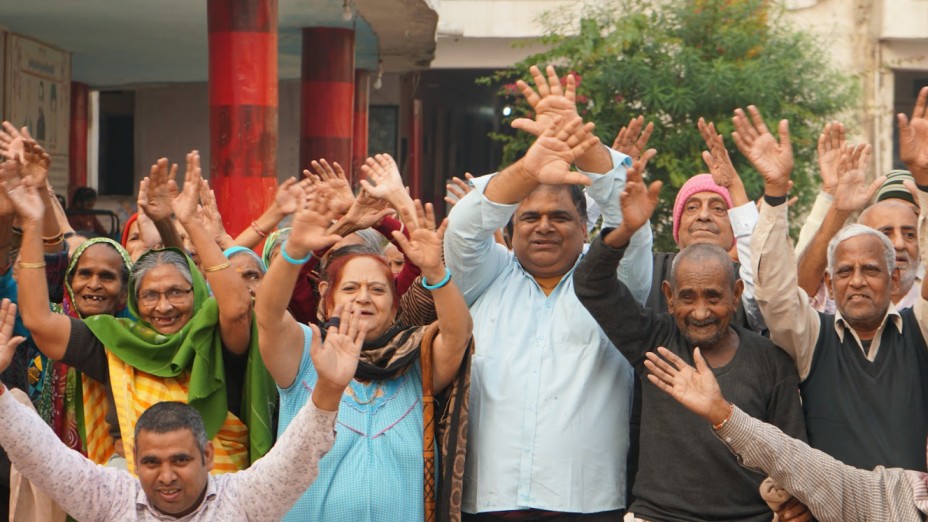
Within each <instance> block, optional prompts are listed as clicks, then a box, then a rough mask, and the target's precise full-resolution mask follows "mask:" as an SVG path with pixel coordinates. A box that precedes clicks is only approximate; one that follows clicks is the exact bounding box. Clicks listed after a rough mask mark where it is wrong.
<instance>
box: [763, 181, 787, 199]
mask: <svg viewBox="0 0 928 522" xmlns="http://www.w3.org/2000/svg"><path fill="white" fill-rule="evenodd" d="M787 194H789V185H780V184H767V185H765V186H764V195H765V196H770V197H775V198H779V197H783V196H786V195H787Z"/></svg>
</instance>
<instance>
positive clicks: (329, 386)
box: [312, 377, 345, 411]
mask: <svg viewBox="0 0 928 522" xmlns="http://www.w3.org/2000/svg"><path fill="white" fill-rule="evenodd" d="M343 393H345V387H344V386H338V385H337V384H334V383H330V382H325V381H324V380H323V379H322V378H321V377H320V378H319V380H318V381H317V382H316V387H315V388H313V396H312V400H313V404H315V405H316V408H318V409H320V410H323V411H338V405H339V403H340V402H341V400H342V394H343Z"/></svg>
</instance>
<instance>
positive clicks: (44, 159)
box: [0, 121, 52, 187]
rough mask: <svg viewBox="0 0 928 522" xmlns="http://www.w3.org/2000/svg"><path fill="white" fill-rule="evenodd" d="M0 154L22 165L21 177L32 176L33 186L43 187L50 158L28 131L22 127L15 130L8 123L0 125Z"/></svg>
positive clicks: (50, 161) (50, 162)
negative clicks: (14, 159) (16, 160)
mask: <svg viewBox="0 0 928 522" xmlns="http://www.w3.org/2000/svg"><path fill="white" fill-rule="evenodd" d="M0 154H2V155H3V156H4V157H6V158H16V159H18V160H19V162H20V163H21V164H22V165H23V174H22V175H23V176H32V179H33V180H34V182H35V184H36V185H37V186H39V187H44V186H45V181H46V180H47V179H48V169H49V167H51V164H52V158H51V156H50V155H49V154H48V153H47V152H45V149H44V148H42V146H41V145H39V143H38V142H37V141H35V139H33V138H32V136H31V135H30V134H29V129H28V128H26V127H23V128H22V130H16V127H14V126H13V124H11V123H10V122H8V121H4V122H3V124H2V125H0Z"/></svg>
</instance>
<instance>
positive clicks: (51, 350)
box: [2, 151, 274, 473]
mask: <svg viewBox="0 0 928 522" xmlns="http://www.w3.org/2000/svg"><path fill="white" fill-rule="evenodd" d="M10 164H13V165H12V166H11V165H10ZM15 169H16V165H15V162H7V163H6V164H4V173H3V176H2V181H3V185H4V188H5V190H7V192H8V193H9V194H10V196H11V199H13V200H14V201H16V210H17V213H18V214H19V216H20V220H21V221H22V223H23V248H22V251H21V253H20V259H19V261H18V263H17V264H18V267H17V270H18V273H19V278H20V285H24V286H27V287H30V288H35V289H36V290H37V291H35V292H29V294H30V298H26V296H25V294H26V293H25V292H24V295H23V298H22V299H21V303H20V313H21V315H22V317H23V320H24V321H25V322H26V325H27V328H29V329H30V331H32V333H33V336H34V338H35V340H36V344H37V345H38V347H39V349H40V350H42V351H43V352H44V353H45V354H46V355H47V356H49V357H50V358H52V359H55V360H62V361H64V362H66V363H67V364H69V365H71V366H74V367H75V368H77V369H79V370H80V371H82V372H83V373H84V374H85V375H87V376H89V377H91V378H93V379H94V380H96V381H98V382H100V383H101V384H104V385H108V386H109V389H110V392H111V394H110V398H111V403H110V408H111V412H112V411H115V412H116V422H117V425H116V426H111V427H110V433H111V434H112V433H113V432H114V431H115V432H117V433H118V434H119V437H120V441H121V444H120V443H118V442H116V441H113V442H112V446H111V447H107V445H108V444H109V442H108V441H107V440H106V439H105V437H97V436H96V435H95V434H94V433H91V430H90V429H88V433H87V450H88V456H90V457H91V458H94V460H97V461H98V462H99V461H100V460H101V459H102V458H103V457H104V456H105V455H106V454H107V453H113V452H116V453H117V454H119V453H121V454H123V455H124V456H125V457H126V459H127V465H128V468H129V470H130V471H132V470H134V465H135V463H134V459H133V449H134V440H133V429H132V427H133V426H134V424H135V421H136V419H137V418H138V415H140V414H141V412H142V411H144V409H145V408H147V407H148V406H149V405H150V404H153V403H156V402H161V401H164V400H181V401H184V402H188V403H189V404H190V405H192V406H194V407H195V408H196V409H197V410H199V411H200V413H201V414H202V415H203V418H204V421H205V424H206V428H207V434H208V436H209V437H210V438H212V439H213V443H214V445H215V446H216V450H217V451H216V466H215V468H214V472H219V473H221V472H230V471H235V470H236V469H242V468H244V467H247V466H248V464H249V463H250V461H253V460H255V459H257V458H259V457H260V456H261V455H263V454H264V453H265V452H266V451H267V450H268V449H269V447H270V444H271V432H270V428H269V426H270V424H269V422H270V408H271V406H272V405H273V403H274V393H273V392H274V390H273V381H270V379H269V376H268V374H267V371H266V370H265V369H264V367H263V364H261V361H260V355H259V354H258V351H257V350H256V349H254V350H251V348H252V345H253V344H254V343H256V336H255V335H253V329H254V326H253V318H252V309H251V299H250V296H249V295H248V292H247V290H246V289H245V287H244V284H243V282H242V279H241V278H240V277H239V276H238V275H237V274H236V273H235V272H234V271H232V270H229V268H230V263H229V262H228V261H227V260H226V259H225V257H223V255H222V251H221V250H220V249H219V247H218V245H216V243H215V242H214V241H213V239H212V237H211V235H210V234H209V232H208V231H207V230H206V227H205V226H204V225H203V223H201V222H200V221H199V220H198V218H197V203H198V193H199V186H200V183H201V181H202V180H201V177H200V166H199V155H198V154H197V153H196V152H195V151H194V152H192V153H190V154H188V155H187V175H186V182H185V185H184V190H183V191H182V192H180V193H179V194H178V191H177V188H176V185H175V184H174V183H173V180H172V179H171V178H172V177H173V173H174V172H175V171H176V166H175V167H173V168H172V169H171V171H170V173H169V171H168V166H167V160H166V159H161V160H159V161H158V164H157V165H156V166H154V167H153V168H152V175H151V178H152V179H151V180H150V186H149V190H150V197H152V198H153V201H152V202H150V203H151V204H153V205H161V206H165V205H167V206H169V207H171V208H172V209H173V212H174V214H175V215H176V216H177V219H178V221H180V223H181V224H182V225H183V226H184V228H185V229H186V230H187V232H188V234H189V235H190V239H191V241H192V242H193V243H194V245H195V246H196V248H197V250H198V251H199V253H200V259H201V261H202V264H203V266H204V269H203V272H204V273H205V274H206V279H204V277H203V275H201V274H200V272H199V271H198V270H197V269H196V267H195V265H194V264H193V261H192V260H190V258H189V257H188V256H186V255H185V254H184V253H183V252H181V251H179V250H176V249H165V250H154V251H151V252H148V253H146V254H145V255H143V256H142V257H141V258H139V260H138V261H137V262H136V263H135V265H134V266H133V267H132V271H131V273H130V277H129V285H128V306H129V310H130V311H131V312H132V314H133V315H135V316H136V317H138V319H139V322H138V323H136V322H134V321H132V320H129V319H124V318H116V317H112V316H108V315H95V316H93V317H90V318H87V319H85V320H84V321H80V320H78V319H74V318H68V317H65V316H61V315H54V314H50V313H49V312H48V304H47V302H44V303H43V302H42V300H41V298H40V296H41V295H43V292H42V291H40V288H39V287H40V285H43V284H44V276H43V273H42V271H40V270H36V268H39V266H40V265H41V259H42V258H41V252H40V250H39V249H40V247H41V237H40V234H41V231H40V229H39V227H38V226H37V225H36V224H35V223H36V222H37V221H38V219H37V216H41V211H42V205H41V201H40V200H39V199H38V198H37V197H36V195H35V190H34V187H32V186H31V180H30V178H29V176H26V177H25V178H24V179H22V180H20V179H19V178H18V177H17V176H15V175H9V171H10V170H15ZM207 280H208V282H209V285H210V287H211V288H212V289H213V291H214V294H215V295H214V297H210V295H209V288H208V287H207ZM88 300H89V301H94V299H93V298H89V299H88ZM86 413H87V412H86V411H85V418H87V415H86ZM110 417H112V415H110ZM90 427H91V425H88V428H90Z"/></svg>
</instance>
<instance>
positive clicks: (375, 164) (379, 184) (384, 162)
mask: <svg viewBox="0 0 928 522" xmlns="http://www.w3.org/2000/svg"><path fill="white" fill-rule="evenodd" d="M361 172H363V173H364V175H365V176H367V177H368V178H370V181H368V180H366V179H362V180H361V186H362V187H364V190H366V191H367V193H368V194H370V195H371V196H374V197H375V198H380V199H384V200H387V201H390V202H391V203H392V201H391V200H395V199H397V196H400V197H402V196H404V195H405V194H406V186H405V185H404V184H403V176H402V175H401V174H400V169H399V167H397V165H396V162H395V161H393V158H392V157H391V156H390V155H389V154H377V155H376V156H374V157H372V158H367V161H365V162H364V165H361ZM371 182H373V184H371Z"/></svg>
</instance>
